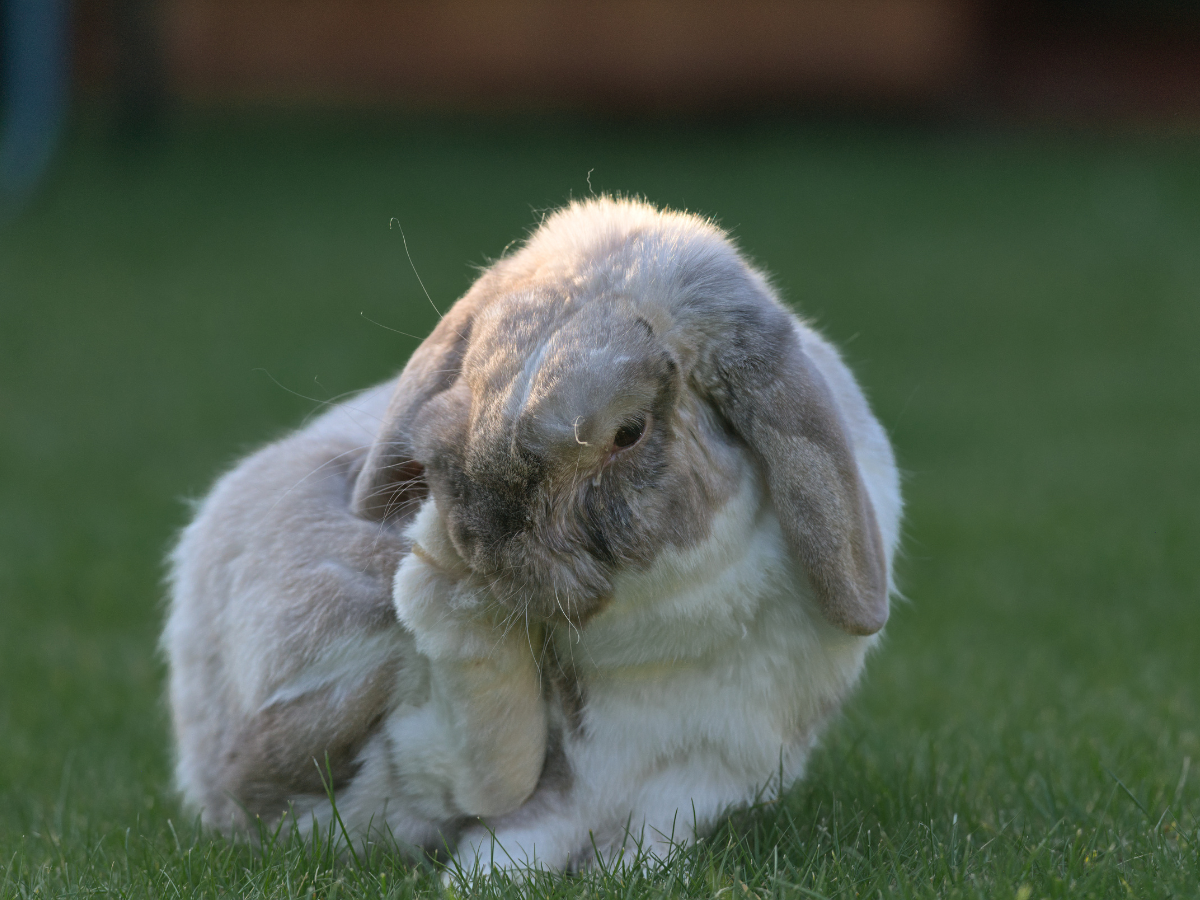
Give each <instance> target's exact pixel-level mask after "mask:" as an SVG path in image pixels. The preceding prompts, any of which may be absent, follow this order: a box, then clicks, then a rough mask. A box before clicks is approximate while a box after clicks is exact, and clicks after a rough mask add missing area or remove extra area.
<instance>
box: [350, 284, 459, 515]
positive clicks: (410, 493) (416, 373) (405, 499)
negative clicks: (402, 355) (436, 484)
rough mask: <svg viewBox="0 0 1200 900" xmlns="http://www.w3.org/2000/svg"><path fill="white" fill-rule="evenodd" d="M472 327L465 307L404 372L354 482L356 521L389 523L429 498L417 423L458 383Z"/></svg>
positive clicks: (352, 500)
mask: <svg viewBox="0 0 1200 900" xmlns="http://www.w3.org/2000/svg"><path fill="white" fill-rule="evenodd" d="M471 321H472V318H471V313H470V308H469V305H468V304H467V303H466V302H464V301H459V303H457V304H456V305H455V306H454V307H452V308H451V310H450V311H449V312H448V313H447V314H446V316H445V318H443V319H442V321H441V322H440V323H438V326H437V327H436V328H434V330H433V332H432V333H431V334H430V335H429V337H427V338H426V339H425V340H424V341H422V343H421V346H419V347H418V348H417V349H416V351H415V352H414V353H413V355H412V358H411V359H410V360H409V361H408V365H406V366H405V367H404V371H403V372H402V373H401V374H400V378H399V379H398V381H397V382H396V391H395V393H394V394H393V395H392V400H391V403H390V404H389V405H388V409H387V412H386V413H385V414H384V417H383V422H382V423H381V424H380V427H379V432H378V433H377V434H376V436H375V441H374V443H373V444H372V445H371V449H370V450H369V451H368V452H367V456H366V459H365V460H364V461H363V466H362V469H361V471H360V472H359V473H358V477H357V478H356V479H355V482H354V493H353V495H352V496H351V498H350V509H351V511H352V512H353V513H354V514H355V515H359V516H362V517H363V518H365V519H374V520H376V521H380V522H385V521H387V520H388V519H392V518H395V517H396V516H397V515H400V514H401V513H403V512H405V511H406V510H408V509H409V508H410V506H411V504H412V503H413V502H414V501H417V502H419V501H421V500H423V499H424V498H425V495H426V493H427V492H428V488H427V486H426V484H425V479H424V477H423V476H424V473H425V470H424V467H423V466H422V465H421V463H420V462H418V461H417V460H416V458H415V457H414V453H415V448H414V442H413V435H412V426H413V422H414V420H415V419H416V417H417V415H418V414H419V413H420V411H421V409H422V407H424V406H425V404H426V403H428V402H429V401H430V400H431V399H432V398H433V397H435V396H437V395H438V394H440V393H442V392H443V391H445V390H447V389H448V388H449V387H450V386H451V385H452V384H454V382H455V380H456V379H457V378H458V374H459V372H460V370H461V369H462V361H463V357H464V356H465V355H466V352H467V340H468V338H469V337H470V334H471Z"/></svg>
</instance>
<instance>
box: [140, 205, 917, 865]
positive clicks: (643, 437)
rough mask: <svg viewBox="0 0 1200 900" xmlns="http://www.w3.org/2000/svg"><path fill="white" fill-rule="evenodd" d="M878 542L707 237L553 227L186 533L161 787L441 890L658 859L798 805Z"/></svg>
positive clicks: (835, 430)
mask: <svg viewBox="0 0 1200 900" xmlns="http://www.w3.org/2000/svg"><path fill="white" fill-rule="evenodd" d="M900 509H901V501H900V490H899V483H898V477H897V470H896V466H895V462H894V460H893V456H892V450H891V447H890V445H889V442H888V439H887V437H886V435H885V434H884V431H883V429H882V428H881V427H880V425H879V423H878V422H877V421H876V419H875V418H874V417H873V415H872V414H871V411H870V409H869V408H868V405H867V402H866V400H865V399H864V397H863V394H862V392H861V390H860V389H859V387H858V386H857V384H856V383H855V380H854V378H853V376H852V375H851V373H850V371H849V370H848V369H847V367H846V366H845V364H844V363H843V362H842V360H841V359H840V358H839V356H838V354H837V352H836V351H835V350H834V349H833V348H832V347H831V346H830V345H829V344H828V343H827V342H826V341H825V340H824V339H823V338H822V337H821V336H820V335H818V334H817V333H816V332H815V331H814V330H813V329H811V328H810V327H808V326H807V325H805V324H804V323H803V322H801V321H800V320H798V319H797V318H796V317H795V316H794V315H792V314H791V313H790V312H788V311H787V310H786V309H785V308H784V307H783V306H782V305H781V304H780V302H779V301H778V300H777V299H776V296H775V294H774V292H773V290H772V288H771V287H770V285H769V284H768V282H767V280H766V278H765V277H764V276H763V274H762V273H760V272H758V271H757V270H755V269H754V268H752V267H751V266H750V265H748V264H747V262H746V261H745V259H743V257H742V256H741V255H740V254H739V253H738V251H737V249H736V248H735V247H734V246H733V245H732V243H731V242H730V240H729V238H728V237H727V235H726V234H724V233H723V232H722V231H721V230H720V229H718V228H717V227H716V226H715V225H714V224H713V223H712V222H710V221H706V220H704V219H701V218H699V217H697V216H694V215H690V214H685V213H678V212H670V211H662V210H658V209H656V208H654V207H652V206H650V205H647V204H645V203H641V202H636V201H631V200H616V199H610V198H602V199H594V200H589V201H586V202H580V203H573V204H571V205H570V206H568V207H566V208H564V209H562V210H560V211H558V212H556V213H554V214H553V215H551V216H549V217H548V218H547V219H545V221H544V222H543V223H542V225H541V226H540V227H539V228H537V230H536V231H535V232H534V233H533V234H532V235H531V236H530V237H529V239H528V240H527V241H526V242H525V243H524V245H523V246H521V247H520V248H519V249H517V250H516V251H515V252H513V253H512V254H510V255H508V256H506V257H504V258H503V259H501V260H499V261H498V262H496V263H495V264H494V265H492V266H491V267H490V268H489V269H487V270H486V271H485V272H484V273H483V274H482V275H481V276H480V277H479V279H478V280H477V281H476V282H475V284H474V285H473V286H472V287H471V289H470V290H469V291H468V292H467V293H466V295H465V296H464V297H462V299H460V300H459V301H458V302H457V303H456V304H455V305H454V306H453V308H452V309H450V310H449V311H448V312H447V313H446V315H445V317H444V318H443V319H442V321H441V322H440V324H438V326H437V327H436V328H435V329H434V330H433V332H432V334H431V335H430V336H429V337H428V338H427V339H426V340H425V341H424V342H423V343H422V344H421V345H420V347H419V348H418V349H417V350H416V352H415V353H414V354H413V356H412V358H411V360H410V361H409V363H408V365H407V366H406V367H405V368H404V370H403V372H402V373H401V374H400V375H399V377H398V378H396V379H394V380H392V381H390V382H387V383H386V384H383V385H380V386H378V387H375V388H373V389H371V390H368V391H366V392H364V393H362V394H360V395H358V396H357V397H355V398H354V399H352V400H350V401H348V402H343V403H341V404H340V405H337V406H334V407H333V408H332V409H330V410H328V411H327V412H325V413H324V414H323V415H322V416H321V417H320V418H318V419H316V420H315V421H313V422H312V423H311V424H309V425H307V426H306V427H304V428H303V429H302V430H300V431H298V432H296V433H294V434H292V435H291V436H289V437H286V438H284V439H283V440H280V441H278V442H276V443H274V444H271V445H270V446H267V447H265V448H264V449H262V450H260V451H258V452H257V453H255V454H253V455H252V456H250V457H248V458H247V459H244V460H242V461H241V462H240V463H239V464H238V465H237V466H236V467H235V468H234V469H233V470H232V471H231V472H229V473H228V474H226V475H225V476H224V477H222V478H221V479H220V480H219V481H218V482H217V484H216V486H215V487H214V488H213V490H212V492H211V493H210V494H209V495H208V497H207V498H206V499H205V500H204V501H203V503H201V504H200V506H199V508H198V511H197V513H196V516H195V520H194V521H193V522H192V523H191V524H190V525H189V526H188V527H187V528H186V530H185V531H184V532H183V535H182V537H181V539H180V540H179V543H178V545H177V547H176V548H175V551H174V554H173V555H172V557H171V600H170V611H169V619H168V621H167V625H166V631H165V634H164V637H163V643H164V647H165V651H166V655H167V657H168V660H169V664H170V701H171V708H172V711H173V716H174V728H175V736H176V739H177V747H178V757H177V759H178V762H177V767H176V778H177V782H178V786H179V788H180V790H181V791H182V794H183V797H184V799H185V801H186V803H188V804H189V805H190V806H192V807H193V808H194V809H196V810H199V811H200V812H201V814H202V817H203V820H204V821H205V822H206V823H210V824H212V825H214V826H217V827H218V828H221V829H224V830H227V831H234V832H239V831H243V830H244V829H246V828H247V826H248V825H249V824H250V822H251V820H252V818H253V817H262V819H264V820H266V821H268V822H271V821H279V818H280V817H281V816H285V815H290V816H294V821H295V823H296V826H297V827H299V828H302V829H304V828H312V827H316V826H324V825H327V824H328V823H329V822H330V819H331V816H332V806H331V803H330V799H329V798H330V796H331V795H332V796H333V797H334V799H335V802H336V808H337V813H338V815H339V816H340V817H341V820H342V821H343V822H344V823H345V825H346V826H347V827H348V828H349V829H350V832H351V834H353V835H357V836H358V838H359V839H362V838H369V837H372V836H375V837H378V836H381V835H388V836H390V837H391V838H393V839H395V840H396V841H397V842H398V844H399V845H401V846H403V847H406V848H412V849H418V850H419V849H420V848H425V849H441V848H447V847H448V848H450V849H451V850H452V852H453V853H454V856H455V861H456V862H457V863H458V864H461V865H462V866H463V868H464V869H466V870H472V869H474V868H475V867H476V866H482V867H484V868H490V867H492V866H496V867H504V868H510V869H525V868H526V867H545V868H548V869H553V870H573V869H578V868H579V867H580V866H585V865H588V864H589V863H591V862H593V861H594V859H595V855H596V854H597V853H599V854H600V855H601V856H602V857H604V859H605V860H606V861H612V860H615V859H617V858H619V857H620V856H621V854H623V853H627V852H629V851H630V848H631V847H633V846H634V845H635V844H636V845H638V846H640V847H641V850H642V852H643V853H645V854H648V858H650V859H654V858H661V857H662V856H664V855H665V854H667V853H668V852H670V848H671V847H672V846H673V845H676V844H686V843H688V842H689V841H692V840H695V838H696V837H698V836H700V834H701V833H702V832H703V830H704V829H705V828H706V827H708V826H710V825H711V824H712V823H713V822H714V820H715V819H717V818H718V817H720V816H721V815H722V814H723V813H725V812H727V811H729V810H731V809H734V808H737V807H738V806H739V805H745V804H747V803H748V802H751V801H753V800H754V798H756V797H759V796H762V794H763V792H764V791H775V790H779V789H781V788H783V787H786V786H787V784H789V783H791V782H792V781H794V780H795V779H797V778H799V777H800V776H801V775H802V774H803V771H804V764H805V759H806V757H807V756H808V754H809V751H810V749H811V748H812V746H813V743H814V741H815V740H816V738H817V736H818V735H819V733H820V731H821V729H822V727H823V725H824V724H825V723H826V722H827V721H828V720H829V718H830V716H831V714H833V713H834V711H835V710H837V708H838V707H839V704H840V703H841V701H842V699H843V698H844V697H845V696H846V694H847V692H848V691H849V690H850V689H851V688H852V686H853V685H854V683H855V681H856V680H857V679H858V677H859V674H860V672H861V671H862V668H863V661H864V658H865V656H866V655H867V652H868V651H869V650H870V648H871V646H872V645H873V643H874V642H875V641H876V640H877V637H878V633H879V631H880V629H881V628H882V627H883V625H884V623H885V621H886V620H887V617H888V598H889V591H890V588H891V558H892V554H893V550H894V549H895V547H896V542H897V535H898V530H899V520H900ZM781 779H782V784H780V780H781ZM327 789H328V790H329V791H330V792H331V794H327Z"/></svg>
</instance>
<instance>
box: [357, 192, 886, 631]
mask: <svg viewBox="0 0 1200 900" xmlns="http://www.w3.org/2000/svg"><path fill="white" fill-rule="evenodd" d="M747 458H749V459H751V460H753V462H754V464H755V465H756V466H757V468H758V471H759V477H760V479H761V483H762V484H763V486H764V488H765V491H766V493H767V494H768V495H769V498H770V501H771V503H772V504H773V507H774V510H775V513H776V515H777V516H778V518H779V520H780V523H781V525H782V529H783V533H784V536H785V539H786V542H787V546H788V549H789V551H790V552H791V553H792V554H793V555H794V557H795V558H796V560H797V561H798V562H799V563H800V564H801V566H802V568H803V570H804V571H805V572H806V573H807V576H808V579H809V582H810V584H811V588H812V592H813V595H814V597H815V599H816V601H817V603H818V605H819V607H820V609H821V611H822V612H823V614H824V616H825V617H826V618H827V619H828V621H829V622H831V623H832V624H834V625H835V626H837V627H839V628H841V629H842V630H844V631H846V632H849V633H851V634H858V635H863V634H871V633H874V632H876V631H878V630H879V629H880V628H881V627H882V626H883V624H884V622H885V621H886V619H887V609H888V606H887V589H888V585H887V570H886V563H885V554H884V550H883V545H882V541H881V538H880V532H879V528H878V526H877V524H876V521H875V517H874V513H873V510H872V508H871V504H870V502H869V499H868V497H867V494H866V491H865V488H864V486H863V484H862V481H861V479H860V476H859V473H858V468H857V464H856V462H855V459H854V455H853V450H852V447H851V446H850V442H849V439H848V437H847V433H846V429H845V427H844V424H843V421H842V417H841V413H840V412H839V410H838V408H837V405H836V402H835V400H834V397H833V394H832V392H831V390H830V387H829V385H828V384H827V383H826V382H825V381H824V379H823V377H822V375H821V374H820V372H819V371H818V370H817V368H816V366H815V365H814V364H813V362H812V360H811V359H810V358H809V356H808V355H807V354H806V352H805V348H804V346H803V345H802V338H801V335H800V333H799V331H798V329H797V327H796V324H795V320H794V318H793V316H792V315H791V313H789V312H788V311H787V310H786V309H785V308H784V307H783V306H782V305H781V304H780V303H779V302H778V301H777V300H776V299H775V296H774V294H773V292H772V290H771V288H770V286H769V285H768V283H767V281H766V279H765V278H764V277H763V276H762V275H761V274H760V273H758V272H757V271H756V270H754V269H753V268H751V267H750V266H749V265H748V264H747V262H746V261H745V260H744V259H743V258H742V256H741V255H740V254H739V253H738V251H737V250H736V248H735V247H734V246H733V244H732V243H731V242H730V240H729V238H728V237H727V236H726V235H725V234H724V233H723V232H722V231H721V230H720V229H719V228H717V227H716V226H715V225H714V224H713V223H711V222H709V221H706V220H704V219H701V218H699V217H697V216H694V215H689V214H681V213H673V212H664V211H659V210H657V209H655V208H653V207H651V206H649V205H647V204H644V203H640V202H636V201H628V200H613V199H608V198H603V199H597V200H590V201H587V202H583V203H575V204H572V205H571V206H569V207H567V208H565V209H563V210H561V211H559V212H557V213H555V214H554V215H552V216H550V217H548V218H547V219H546V220H545V221H544V223H543V224H542V225H541V226H540V227H539V228H538V229H537V230H536V231H535V232H534V233H533V235H532V236H531V237H530V238H529V240H528V241H527V242H526V243H525V244H524V246H523V247H521V248H520V249H519V250H517V251H516V252H515V253H513V254H512V255H511V256H508V257H506V258H504V259H501V260H500V261H498V262H497V263H495V264H494V265H493V266H492V267H491V268H490V269H488V270H487V271H486V272H484V273H483V275H482V276H481V277H480V278H479V279H478V281H477V282H476V283H475V284H474V285H473V286H472V288H471V289H470V291H469V292H468V293H467V294H466V295H465V296H464V297H463V298H462V299H461V300H460V301H459V302H458V303H457V304H455V306H454V307H453V308H452V309H451V310H450V311H449V312H448V313H447V314H446V316H445V318H444V319H443V320H442V321H441V323H440V324H439V325H438V326H437V328H436V329H435V330H434V332H433V333H432V334H431V336H430V337H429V338H428V339H427V340H426V341H425V342H424V343H423V344H422V345H421V347H420V348H418V350H417V351H416V353H415V354H414V356H413V358H412V359H411V361H410V362H409V364H408V366H407V367H406V368H405V371H404V373H403V374H402V376H401V378H400V379H399V381H398V384H397V388H396V392H395V395H394V397H393V399H392V402H391V406H390V408H389V410H388V413H387V415H386V416H385V419H384V423H383V425H382V427H381V429H380V431H379V434H378V436H377V439H376V441H375V442H374V444H373V446H372V448H371V450H370V452H369V453H368V456H367V458H366V460H365V462H364V465H363V468H362V470H361V472H360V474H359V475H358V477H357V480H356V483H355V488H354V494H353V499H352V506H353V509H354V510H355V511H356V512H357V513H358V514H359V515H362V516H365V517H368V518H373V519H377V520H381V521H387V520H389V519H390V518H392V517H393V516H394V515H397V514H398V513H399V512H400V511H401V510H403V509H405V508H406V507H407V506H408V505H409V504H410V503H411V502H413V501H417V500H422V499H423V498H424V497H425V496H426V492H428V494H431V495H432V497H433V499H434V501H435V502H436V505H437V509H438V511H439V514H440V515H441V516H443V517H444V521H445V524H446V530H447V532H448V534H449V536H450V538H451V541H452V542H453V544H454V547H455V549H456V550H457V552H458V553H459V554H460V555H461V557H462V559H463V561H464V562H465V564H466V565H467V567H468V568H469V569H470V570H471V571H472V572H473V573H474V574H475V575H476V576H478V577H480V578H482V579H484V580H485V581H486V582H487V583H488V584H489V585H491V587H492V588H493V591H494V594H495V596H496V597H497V598H498V600H499V601H500V602H502V603H504V604H507V605H509V606H511V607H512V608H513V609H514V610H516V611H518V612H521V613H524V614H527V615H530V616H535V617H543V618H547V619H555V618H565V619H567V620H569V621H572V622H575V623H579V622H582V621H584V620H586V619H588V618H589V617H590V616H592V615H593V614H595V613H596V612H597V611H598V610H600V609H601V608H602V607H603V606H604V604H605V601H606V599H607V598H608V597H610V596H611V593H612V590H613V584H614V578H615V577H616V576H617V575H618V574H619V573H620V572H621V571H622V570H623V569H626V568H629V567H644V566H647V565H649V563H650V562H651V561H653V559H654V557H655V556H656V554H657V553H658V552H659V551H660V550H661V549H662V548H664V547H667V546H679V547H686V546H688V545H691V544H693V543H695V542H697V541H699V540H701V539H702V538H704V537H705V536H706V534H707V530H708V526H709V523H710V522H711V520H712V518H713V516H714V514H715V512H716V511H717V510H718V509H719V508H720V506H721V504H722V502H723V500H724V499H725V497H727V496H728V495H729V493H730V492H731V491H732V490H733V489H734V485H735V484H736V483H737V479H738V478H739V477H740V471H739V467H741V466H744V465H745V460H746V459H747Z"/></svg>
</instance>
